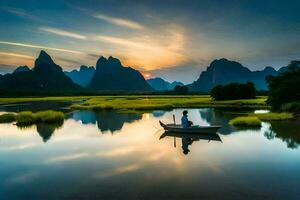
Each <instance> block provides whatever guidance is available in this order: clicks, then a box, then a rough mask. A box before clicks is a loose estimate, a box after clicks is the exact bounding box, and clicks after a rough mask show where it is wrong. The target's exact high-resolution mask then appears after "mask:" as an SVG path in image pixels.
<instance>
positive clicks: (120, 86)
mask: <svg viewBox="0 0 300 200" xmlns="http://www.w3.org/2000/svg"><path fill="white" fill-rule="evenodd" d="M88 88H89V89H92V90H97V91H127V92H129V91H130V92H137V91H138V92H142V91H151V90H152V88H151V87H150V85H149V84H148V83H147V82H146V80H145V79H144V77H143V76H142V75H141V73H140V72H139V71H137V70H134V69H132V68H131V67H124V66H122V64H121V62H120V60H118V59H116V58H113V57H111V56H110V57H109V58H108V59H106V58H104V57H103V56H101V57H100V58H99V59H98V61H97V63H96V71H95V74H94V76H93V78H92V80H91V82H90V84H89V85H88Z"/></svg>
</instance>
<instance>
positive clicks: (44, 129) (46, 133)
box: [18, 122, 63, 142]
mask: <svg viewBox="0 0 300 200" xmlns="http://www.w3.org/2000/svg"><path fill="white" fill-rule="evenodd" d="M33 126H35V127H36V131H37V133H38V134H39V135H40V136H41V138H42V140H43V142H47V141H48V140H49V139H50V138H51V136H52V135H53V133H54V132H55V131H56V130H58V129H60V128H61V127H62V126H63V122H61V123H52V124H45V123H39V124H36V125H30V126H18V129H20V130H26V129H31V128H32V127H33Z"/></svg>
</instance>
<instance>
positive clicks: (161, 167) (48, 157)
mask: <svg viewBox="0 0 300 200" xmlns="http://www.w3.org/2000/svg"><path fill="white" fill-rule="evenodd" d="M181 112H182V110H181V109H176V110H174V111H168V112H165V111H154V112H152V113H144V114H140V115H137V114H124V113H123V114H122V113H117V112H114V111H107V112H92V111H80V112H74V113H71V114H69V115H68V119H67V120H66V121H65V123H64V124H63V125H56V126H53V125H51V126H50V125H38V126H32V127H28V128H26V129H20V128H18V127H16V126H15V125H13V124H0V180H1V182H0V199H116V198H122V199H124V198H128V199H200V198H205V199H207V198H208V199H288V198H289V199H298V198H299V196H300V190H299V186H300V170H299V169H300V148H298V146H299V144H300V132H299V130H300V122H299V121H297V120H294V121H287V122H280V123H278V122H277V123H272V124H270V123H263V126H262V127H261V128H260V129H256V130H249V129H244V130H237V129H234V128H232V127H230V126H229V125H228V121H229V120H230V119H231V118H233V117H234V116H236V115H237V113H235V112H232V111H224V110H223V111H222V110H216V109H190V110H189V118H190V119H191V120H192V121H194V123H195V124H200V125H209V124H220V125H222V128H221V129H220V131H219V133H218V135H217V136H215V137H213V138H207V137H206V138H205V137H198V138H192V141H191V140H190V141H189V142H188V144H187V143H186V138H184V137H177V138H175V139H174V137H173V136H168V135H163V136H162V134H163V131H162V130H161V128H160V127H159V124H158V120H162V121H164V122H171V119H172V115H173V114H176V116H180V113H181ZM239 114H240V113H239ZM177 118H178V121H179V117H177ZM182 143H184V145H182ZM183 148H188V150H189V152H188V153H187V154H184V153H183Z"/></svg>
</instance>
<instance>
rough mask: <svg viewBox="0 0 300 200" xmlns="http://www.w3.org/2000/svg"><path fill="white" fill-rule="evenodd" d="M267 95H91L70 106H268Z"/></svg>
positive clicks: (95, 107)
mask: <svg viewBox="0 0 300 200" xmlns="http://www.w3.org/2000/svg"><path fill="white" fill-rule="evenodd" d="M265 101H266V98H265V97H258V98H256V99H242V100H228V101H214V100H213V99H211V98H210V97H209V96H207V95H194V96H192V95H189V96H180V95H174V96H171V95H163V96H158V95H152V96H101V97H99V96H98V97H91V98H89V99H87V100H84V101H83V102H82V103H79V104H73V105H71V106H70V108H71V109H73V110H105V109H116V110H137V111H138V110H154V109H162V110H169V109H172V108H199V107H232V108H268V106H267V105H266V103H265Z"/></svg>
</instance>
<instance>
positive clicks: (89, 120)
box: [69, 110, 142, 133]
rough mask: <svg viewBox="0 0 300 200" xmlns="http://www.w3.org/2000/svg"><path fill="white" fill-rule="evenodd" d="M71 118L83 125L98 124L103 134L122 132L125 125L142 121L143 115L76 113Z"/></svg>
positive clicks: (109, 112) (114, 112) (113, 112)
mask: <svg viewBox="0 0 300 200" xmlns="http://www.w3.org/2000/svg"><path fill="white" fill-rule="evenodd" d="M69 118H72V119H75V120H77V121H81V123H83V124H97V127H98V128H99V130H100V131H101V132H102V133H105V132H107V131H110V132H111V133H114V132H115V131H118V130H121V129H122V127H123V125H124V123H132V122H134V121H136V120H140V119H142V114H135V113H119V112H117V111H113V110H109V111H98V112H95V111H76V112H73V113H72V114H71V116H70V117H69Z"/></svg>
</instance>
